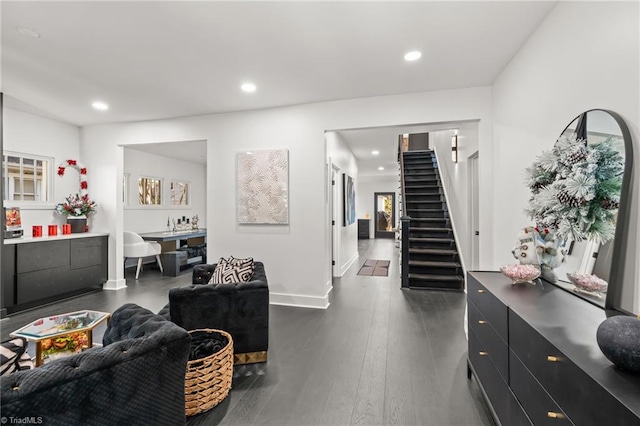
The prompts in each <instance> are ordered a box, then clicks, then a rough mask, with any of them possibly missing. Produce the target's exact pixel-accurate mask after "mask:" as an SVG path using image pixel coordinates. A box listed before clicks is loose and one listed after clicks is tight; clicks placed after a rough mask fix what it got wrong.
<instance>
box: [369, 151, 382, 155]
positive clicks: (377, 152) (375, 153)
mask: <svg viewBox="0 0 640 426" xmlns="http://www.w3.org/2000/svg"><path fill="white" fill-rule="evenodd" d="M371 154H373V155H378V154H380V151H371Z"/></svg>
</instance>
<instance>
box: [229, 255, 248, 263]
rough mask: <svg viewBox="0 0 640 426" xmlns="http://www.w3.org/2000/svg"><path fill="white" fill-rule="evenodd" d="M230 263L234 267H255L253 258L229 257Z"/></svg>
mask: <svg viewBox="0 0 640 426" xmlns="http://www.w3.org/2000/svg"><path fill="white" fill-rule="evenodd" d="M229 263H231V264H232V265H249V264H251V265H253V257H247V258H245V259H240V258H236V257H233V256H229Z"/></svg>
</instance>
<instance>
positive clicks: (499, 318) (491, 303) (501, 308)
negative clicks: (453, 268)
mask: <svg viewBox="0 0 640 426" xmlns="http://www.w3.org/2000/svg"><path fill="white" fill-rule="evenodd" d="M467 276H468V279H467V285H468V288H467V292H468V295H467V297H468V299H469V300H470V301H471V302H472V303H473V304H474V305H476V307H477V308H478V310H479V311H480V313H481V314H482V316H484V317H485V319H486V320H487V321H489V322H490V323H491V326H492V327H493V328H494V329H495V330H496V332H497V333H498V336H500V338H501V339H502V340H504V341H505V342H508V341H509V340H508V334H509V332H508V323H507V318H508V309H507V306H506V305H505V304H504V303H502V302H501V301H500V300H499V299H498V298H497V297H495V296H494V295H493V294H491V293H490V292H489V290H487V289H486V288H485V287H484V286H483V285H482V284H480V283H479V282H478V281H477V280H476V279H475V278H474V277H473V276H471V275H467Z"/></svg>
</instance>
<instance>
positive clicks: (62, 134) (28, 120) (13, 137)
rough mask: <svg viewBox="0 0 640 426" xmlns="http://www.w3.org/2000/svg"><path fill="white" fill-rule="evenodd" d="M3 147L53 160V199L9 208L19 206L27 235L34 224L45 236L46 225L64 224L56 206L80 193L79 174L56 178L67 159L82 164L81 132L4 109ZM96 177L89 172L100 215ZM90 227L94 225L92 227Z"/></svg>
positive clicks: (71, 171) (70, 172)
mask: <svg viewBox="0 0 640 426" xmlns="http://www.w3.org/2000/svg"><path fill="white" fill-rule="evenodd" d="M3 113H4V117H3V118H4V121H3V125H4V129H3V132H4V147H3V149H4V150H5V151H14V152H19V153H22V154H32V155H38V156H42V157H51V158H53V164H52V167H53V173H52V182H51V183H52V185H53V192H52V199H51V201H50V202H48V203H46V204H40V205H37V206H36V205H34V204H33V203H29V202H23V201H8V202H6V203H5V206H6V207H13V206H19V207H20V211H21V214H22V227H23V229H24V235H25V236H31V227H32V226H33V225H42V226H43V229H44V231H43V233H44V235H46V233H47V231H46V225H49V224H62V223H64V222H65V219H64V217H63V216H61V215H59V214H58V213H56V212H55V210H54V209H55V206H56V204H58V203H60V202H63V201H64V199H65V198H66V197H67V196H68V195H70V194H77V193H79V192H80V175H79V173H78V172H77V171H76V170H74V169H72V168H71V167H69V168H67V170H66V172H65V175H64V176H63V177H60V176H58V175H57V170H58V165H59V164H62V163H63V162H64V161H66V160H68V159H74V160H78V161H81V159H80V158H79V155H80V129H79V128H78V127H76V126H73V125H71V124H67V123H63V122H61V121H56V120H53V119H50V118H45V117H41V116H39V115H35V114H31V113H26V112H22V111H18V110H15V109H12V108H8V107H7V106H6V105H5V107H4V112H3ZM94 179H95V175H94V174H93V170H92V169H90V168H89V169H88V171H87V182H88V185H89V187H88V190H89V196H90V197H91V198H92V199H95V201H96V202H97V203H98V209H97V214H100V210H101V206H100V201H101V200H100V196H99V194H98V193H97V192H96V191H94V190H93V184H94ZM90 225H91V224H90ZM58 232H60V230H59V231H58Z"/></svg>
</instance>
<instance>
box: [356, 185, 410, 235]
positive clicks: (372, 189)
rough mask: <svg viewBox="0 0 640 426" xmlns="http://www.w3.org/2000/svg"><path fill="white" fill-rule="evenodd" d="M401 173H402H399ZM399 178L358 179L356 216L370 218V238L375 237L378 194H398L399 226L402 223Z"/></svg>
mask: <svg viewBox="0 0 640 426" xmlns="http://www.w3.org/2000/svg"><path fill="white" fill-rule="evenodd" d="M398 173H400V172H398ZM398 179H399V175H398V176H389V175H386V176H360V178H359V179H358V192H357V193H356V214H357V216H358V219H364V218H365V215H367V214H368V215H369V216H370V218H371V219H370V220H369V236H370V238H374V237H375V233H374V231H375V229H374V228H375V221H376V207H375V203H374V194H375V193H376V192H393V193H395V194H396V205H395V207H394V208H395V215H396V223H395V224H394V226H397V225H398V224H399V223H400V191H398V186H399V184H400V183H399V182H398Z"/></svg>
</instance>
